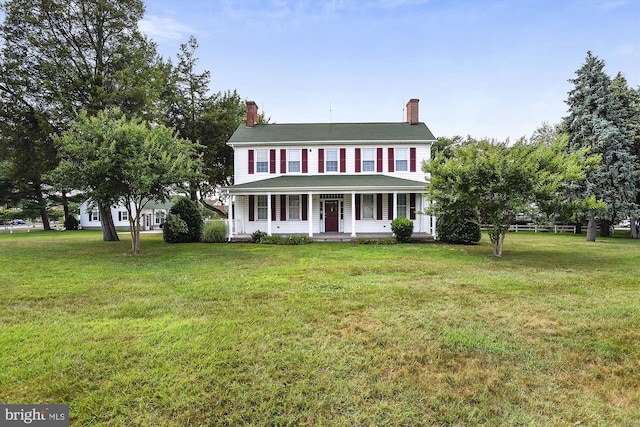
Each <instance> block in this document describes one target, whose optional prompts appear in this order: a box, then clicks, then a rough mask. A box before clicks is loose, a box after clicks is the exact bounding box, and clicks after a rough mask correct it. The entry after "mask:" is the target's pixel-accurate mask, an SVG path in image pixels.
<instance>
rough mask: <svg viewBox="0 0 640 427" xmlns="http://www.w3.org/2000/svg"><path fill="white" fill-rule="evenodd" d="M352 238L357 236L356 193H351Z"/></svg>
mask: <svg viewBox="0 0 640 427" xmlns="http://www.w3.org/2000/svg"><path fill="white" fill-rule="evenodd" d="M351 237H357V236H356V193H351Z"/></svg>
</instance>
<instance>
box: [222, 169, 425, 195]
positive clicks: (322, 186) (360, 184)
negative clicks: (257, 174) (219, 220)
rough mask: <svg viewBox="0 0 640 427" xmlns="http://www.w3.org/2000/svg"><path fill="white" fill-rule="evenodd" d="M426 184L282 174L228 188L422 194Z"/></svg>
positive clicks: (376, 177)
mask: <svg viewBox="0 0 640 427" xmlns="http://www.w3.org/2000/svg"><path fill="white" fill-rule="evenodd" d="M425 186H426V181H413V180H409V179H403V178H397V177H393V176H387V175H380V174H376V175H360V174H359V175H284V176H279V177H275V178H268V179H263V180H260V181H253V182H247V183H245V184H239V185H233V186H230V187H227V189H228V190H229V191H230V192H231V193H232V194H255V193H269V192H272V193H293V192H296V193H304V192H313V193H334V192H337V193H346V192H348V193H350V192H352V191H356V192H359V193H364V192H371V193H380V192H393V191H407V192H421V191H424V190H425Z"/></svg>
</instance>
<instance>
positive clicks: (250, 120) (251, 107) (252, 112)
mask: <svg viewBox="0 0 640 427" xmlns="http://www.w3.org/2000/svg"><path fill="white" fill-rule="evenodd" d="M257 123H258V104H256V103H255V102H253V101H247V127H250V128H251V127H253V126H254V125H255V124H257Z"/></svg>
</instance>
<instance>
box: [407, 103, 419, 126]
mask: <svg viewBox="0 0 640 427" xmlns="http://www.w3.org/2000/svg"><path fill="white" fill-rule="evenodd" d="M418 102H420V100H419V99H415V98H414V99H410V100H409V102H407V121H408V122H409V124H412V125H417V124H418V123H419V120H418Z"/></svg>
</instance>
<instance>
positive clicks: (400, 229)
mask: <svg viewBox="0 0 640 427" xmlns="http://www.w3.org/2000/svg"><path fill="white" fill-rule="evenodd" d="M391 231H393V235H394V236H396V240H397V241H398V243H407V242H409V240H410V239H411V235H412V234H413V221H411V220H410V219H408V218H405V217H403V216H399V217H397V218H396V219H394V220H393V221H391Z"/></svg>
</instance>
